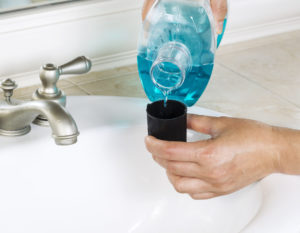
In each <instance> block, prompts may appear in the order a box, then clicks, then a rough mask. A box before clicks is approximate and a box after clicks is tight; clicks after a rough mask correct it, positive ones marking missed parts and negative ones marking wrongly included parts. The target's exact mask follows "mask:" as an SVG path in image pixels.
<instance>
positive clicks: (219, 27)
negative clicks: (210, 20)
mask: <svg viewBox="0 0 300 233" xmlns="http://www.w3.org/2000/svg"><path fill="white" fill-rule="evenodd" d="M223 24H224V21H221V22H218V23H217V33H218V34H222V32H223Z"/></svg>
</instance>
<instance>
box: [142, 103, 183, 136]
mask: <svg viewBox="0 0 300 233" xmlns="http://www.w3.org/2000/svg"><path fill="white" fill-rule="evenodd" d="M147 122H148V135H150V136H153V137H156V138H157V139H160V140H166V141H182V142H186V134H187V107H186V106H185V105H184V104H183V103H181V102H178V101H175V100H168V101H167V105H166V107H165V106H164V101H163V100H161V101H157V102H154V103H152V104H148V106H147Z"/></svg>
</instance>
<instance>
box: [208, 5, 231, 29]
mask: <svg viewBox="0 0 300 233" xmlns="http://www.w3.org/2000/svg"><path fill="white" fill-rule="evenodd" d="M210 3H211V9H212V12H213V15H214V18H215V21H216V31H217V33H218V34H221V33H222V31H223V25H224V19H225V17H226V14H227V0H211V2H210Z"/></svg>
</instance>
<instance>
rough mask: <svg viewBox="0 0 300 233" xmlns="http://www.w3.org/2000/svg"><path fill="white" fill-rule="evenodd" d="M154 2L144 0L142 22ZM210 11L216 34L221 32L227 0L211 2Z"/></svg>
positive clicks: (152, 0)
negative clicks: (213, 19)
mask: <svg viewBox="0 0 300 233" xmlns="http://www.w3.org/2000/svg"><path fill="white" fill-rule="evenodd" d="M154 2H155V0H145V1H144V6H143V10H142V19H143V20H144V19H145V18H146V16H147V14H148V12H149V10H150V9H151V7H152V5H153V4H154ZM210 4H211V9H212V12H213V15H214V18H215V23H216V25H215V27H216V31H217V33H218V34H221V33H222V31H223V25H224V19H225V17H226V15H227V10H228V9H227V0H211V1H210Z"/></svg>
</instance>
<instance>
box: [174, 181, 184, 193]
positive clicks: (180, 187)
mask: <svg viewBox="0 0 300 233" xmlns="http://www.w3.org/2000/svg"><path fill="white" fill-rule="evenodd" d="M174 188H175V190H176V191H177V192H178V193H184V184H183V182H182V181H181V180H180V179H178V180H177V181H175V183H174Z"/></svg>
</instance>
